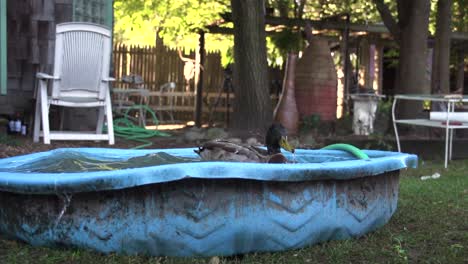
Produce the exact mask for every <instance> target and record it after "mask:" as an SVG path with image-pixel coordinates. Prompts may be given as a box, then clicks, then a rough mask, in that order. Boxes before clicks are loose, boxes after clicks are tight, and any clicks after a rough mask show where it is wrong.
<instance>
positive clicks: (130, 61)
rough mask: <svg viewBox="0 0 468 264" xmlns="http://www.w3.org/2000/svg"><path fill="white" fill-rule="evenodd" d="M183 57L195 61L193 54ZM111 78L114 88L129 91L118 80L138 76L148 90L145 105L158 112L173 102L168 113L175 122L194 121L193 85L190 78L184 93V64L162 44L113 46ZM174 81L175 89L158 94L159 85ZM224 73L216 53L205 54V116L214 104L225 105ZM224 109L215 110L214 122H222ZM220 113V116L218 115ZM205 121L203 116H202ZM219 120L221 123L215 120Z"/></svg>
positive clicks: (185, 84)
mask: <svg viewBox="0 0 468 264" xmlns="http://www.w3.org/2000/svg"><path fill="white" fill-rule="evenodd" d="M182 56H183V57H184V58H191V59H195V53H194V52H193V51H191V52H190V53H189V54H183V55H182ZM113 63H114V64H113V69H114V76H115V78H116V79H117V81H116V83H115V85H114V87H118V88H133V87H130V85H129V84H126V83H123V82H122V81H121V79H122V77H123V76H126V75H130V74H136V75H139V76H142V78H143V80H144V88H146V89H148V90H149V91H150V94H149V96H148V97H149V101H148V105H149V106H150V107H151V108H152V109H153V110H155V112H158V111H162V110H164V111H167V110H168V108H169V106H168V105H167V103H166V102H169V101H170V100H173V106H170V108H171V111H174V115H175V119H177V120H179V121H182V122H186V121H190V120H194V111H195V95H196V93H195V82H194V79H195V78H192V79H191V80H190V81H189V83H188V86H189V90H187V82H186V79H185V76H184V65H185V62H184V61H182V59H181V58H180V56H179V54H178V51H177V50H175V49H170V48H168V47H166V46H163V45H158V46H128V45H124V44H116V45H114V52H113ZM168 82H174V83H175V84H176V88H175V89H174V91H173V92H171V93H167V92H166V93H164V92H161V91H160V86H161V85H163V84H165V83H168ZM223 82H224V71H223V68H222V66H221V56H220V54H219V53H207V54H206V57H205V63H204V64H203V96H204V102H205V103H204V107H203V108H204V111H203V112H204V114H205V115H207V113H208V110H209V106H211V107H212V108H213V106H214V104H215V102H216V101H217V102H218V106H221V105H226V94H224V93H221V95H220V96H218V95H219V91H220V89H222V88H223V87H222V86H223ZM218 98H219V99H218ZM223 109H225V108H224V107H217V108H216V111H217V112H219V113H217V114H216V115H215V116H216V118H217V119H224V118H225V116H224V114H222V113H223V112H225V110H223ZM220 113H221V115H220ZM205 118H206V117H205ZM217 121H222V120H217Z"/></svg>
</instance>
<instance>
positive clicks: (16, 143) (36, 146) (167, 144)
mask: <svg viewBox="0 0 468 264" xmlns="http://www.w3.org/2000/svg"><path fill="white" fill-rule="evenodd" d="M182 133H183V131H171V132H170V134H171V135H172V136H170V137H153V138H150V139H149V141H151V142H152V143H153V144H152V145H151V146H149V147H147V148H155V149H156V148H179V147H194V146H196V143H192V144H191V143H188V142H185V141H183V140H182V138H181V137H182ZM0 138H1V140H0V158H7V157H12V156H18V155H25V154H29V153H35V152H41V151H48V150H52V149H57V148H80V147H81V148H88V147H91V148H120V149H131V148H134V147H137V146H139V145H141V144H142V143H139V142H136V141H130V140H125V139H122V138H120V137H116V138H115V145H109V144H108V143H107V142H106V141H100V142H95V141H52V142H51V144H50V145H46V144H44V143H43V141H42V138H41V141H40V142H38V143H34V142H33V140H32V137H31V136H20V135H8V137H7V136H6V135H5V134H4V135H3V137H2V135H1V134H0Z"/></svg>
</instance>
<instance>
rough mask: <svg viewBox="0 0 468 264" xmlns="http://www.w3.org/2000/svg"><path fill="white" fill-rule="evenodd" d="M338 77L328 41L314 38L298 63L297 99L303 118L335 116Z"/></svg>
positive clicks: (332, 117) (329, 119) (322, 118)
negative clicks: (313, 115) (315, 115)
mask: <svg viewBox="0 0 468 264" xmlns="http://www.w3.org/2000/svg"><path fill="white" fill-rule="evenodd" d="M337 84H338V78H337V74H336V69H335V65H334V64H333V60H332V57H331V54H330V47H329V46H328V41H327V40H326V39H324V38H320V37H314V38H313V39H312V41H311V42H310V44H309V46H308V47H307V48H306V49H305V50H304V53H303V54H302V57H301V59H299V61H298V62H297V70H296V100H297V108H298V111H299V113H300V116H301V117H306V116H310V115H312V114H318V115H320V119H321V120H325V121H333V120H335V119H336V103H337Z"/></svg>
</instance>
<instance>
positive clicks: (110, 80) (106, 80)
mask: <svg viewBox="0 0 468 264" xmlns="http://www.w3.org/2000/svg"><path fill="white" fill-rule="evenodd" d="M102 81H103V82H115V78H113V77H107V78H103V79H102Z"/></svg>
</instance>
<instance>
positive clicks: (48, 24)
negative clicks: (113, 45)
mask: <svg viewBox="0 0 468 264" xmlns="http://www.w3.org/2000/svg"><path fill="white" fill-rule="evenodd" d="M72 17H73V0H41V1H38V0H15V1H8V3H7V39H8V51H7V55H8V64H7V67H8V91H7V95H6V96H0V114H14V113H15V112H20V113H26V114H28V113H31V112H32V110H33V105H34V104H33V102H34V101H33V93H34V87H35V78H34V75H35V73H36V72H37V71H46V72H51V70H52V64H53V56H54V48H55V47H54V44H55V40H54V39H55V25H56V24H57V23H62V22H68V21H72Z"/></svg>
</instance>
